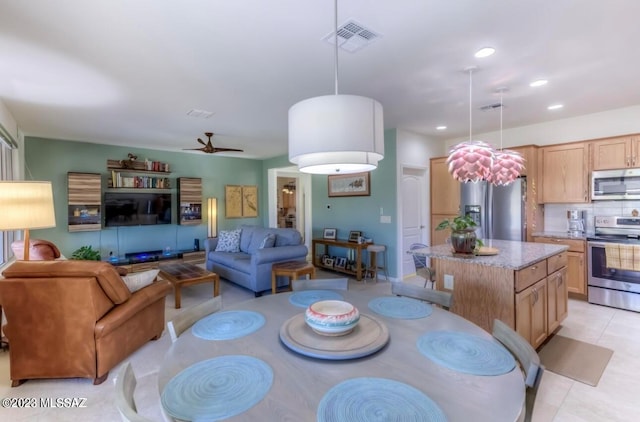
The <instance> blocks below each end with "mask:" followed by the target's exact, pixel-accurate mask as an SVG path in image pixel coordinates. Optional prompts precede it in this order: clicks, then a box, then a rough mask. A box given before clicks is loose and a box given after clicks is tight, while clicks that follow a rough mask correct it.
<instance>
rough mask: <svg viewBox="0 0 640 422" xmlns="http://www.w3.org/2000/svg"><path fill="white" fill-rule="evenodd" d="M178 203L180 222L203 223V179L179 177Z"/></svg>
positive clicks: (186, 223)
mask: <svg viewBox="0 0 640 422" xmlns="http://www.w3.org/2000/svg"><path fill="white" fill-rule="evenodd" d="M178 203H179V204H180V210H179V214H178V224H180V225H198V224H202V179H200V178H196V177H179V178H178Z"/></svg>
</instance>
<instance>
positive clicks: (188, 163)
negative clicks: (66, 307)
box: [25, 137, 266, 258]
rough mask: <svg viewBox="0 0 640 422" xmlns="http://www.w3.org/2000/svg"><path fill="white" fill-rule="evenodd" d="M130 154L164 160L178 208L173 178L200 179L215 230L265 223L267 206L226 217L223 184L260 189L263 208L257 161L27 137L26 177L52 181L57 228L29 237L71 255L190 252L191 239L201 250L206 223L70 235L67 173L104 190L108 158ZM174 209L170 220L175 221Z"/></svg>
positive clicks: (106, 255) (261, 200) (44, 230)
mask: <svg viewBox="0 0 640 422" xmlns="http://www.w3.org/2000/svg"><path fill="white" fill-rule="evenodd" d="M128 153H132V154H135V155H137V156H138V160H141V161H144V159H145V158H148V159H150V160H156V161H162V162H166V163H169V165H170V170H171V174H170V175H169V177H170V178H171V179H172V180H171V182H172V195H173V198H174V201H175V202H174V203H175V204H177V189H176V187H177V180H176V179H177V178H178V177H200V178H202V190H203V193H202V197H203V212H205V213H206V212H207V209H206V198H209V197H217V198H218V230H225V229H233V228H235V227H236V226H237V225H238V224H259V225H262V224H263V218H265V219H266V216H265V215H264V213H265V211H266V207H265V206H264V205H261V207H260V208H259V214H258V217H257V218H248V219H226V218H225V214H224V210H225V202H224V186H225V185H258V196H259V200H260V204H264V203H265V201H263V199H262V198H263V197H264V192H265V190H264V188H263V187H262V183H263V176H262V168H263V164H262V161H260V160H250V159H242V158H229V157H220V156H216V155H209V154H193V153H181V152H169V151H158V150H149V149H141V148H129V147H119V146H110V145H104V144H93V143H84V142H75V141H64V140H53V139H43V138H30V137H27V138H26V139H25V163H26V171H25V178H26V179H28V180H50V181H52V183H53V195H54V203H55V212H56V227H55V228H52V229H42V230H32V231H31V237H32V238H39V237H42V238H44V239H47V240H50V241H52V242H54V243H55V244H56V245H57V246H58V247H59V248H60V250H61V252H62V253H63V254H64V255H66V256H70V255H71V253H72V252H73V251H74V250H76V249H77V248H79V247H80V246H84V245H91V246H93V248H94V249H99V250H100V252H101V254H102V256H103V258H106V257H108V256H109V252H113V253H114V255H124V254H125V253H126V252H136V251H144V250H152V249H164V248H166V247H169V248H171V249H173V250H176V249H191V248H193V240H194V239H195V238H198V239H200V242H201V246H202V242H203V240H204V239H205V238H206V237H207V225H206V223H202V224H200V225H197V226H180V225H177V224H171V225H162V226H137V227H119V228H115V227H114V228H103V230H101V231H95V232H74V233H69V231H68V229H67V172H70V171H73V172H87V173H100V174H102V186H103V191H104V189H105V188H106V187H107V186H108V184H107V180H108V171H107V159H123V158H126V157H127V154H128ZM176 212H177V206H176V205H174V215H173V217H172V218H173V221H174V222H175V221H177V218H176V215H175V213H176Z"/></svg>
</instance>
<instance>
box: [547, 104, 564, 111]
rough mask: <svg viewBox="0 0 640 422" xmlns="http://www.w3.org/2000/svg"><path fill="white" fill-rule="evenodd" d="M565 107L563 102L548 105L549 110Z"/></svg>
mask: <svg viewBox="0 0 640 422" xmlns="http://www.w3.org/2000/svg"><path fill="white" fill-rule="evenodd" d="M562 107H564V106H563V105H562V104H554V105H550V106H549V107H547V109H548V110H558V109H560V108H562Z"/></svg>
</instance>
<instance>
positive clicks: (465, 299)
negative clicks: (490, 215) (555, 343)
mask: <svg viewBox="0 0 640 422" xmlns="http://www.w3.org/2000/svg"><path fill="white" fill-rule="evenodd" d="M484 243H485V246H486V247H492V248H496V249H498V251H499V252H498V254H497V255H490V256H474V255H472V256H470V257H466V256H464V255H462V256H461V255H457V254H453V253H452V251H451V245H450V244H444V245H436V246H431V247H426V248H422V249H416V250H413V251H411V253H413V254H418V255H423V256H427V257H429V258H430V260H431V267H432V268H433V269H434V271H435V274H436V288H437V289H438V290H442V291H450V292H451V293H452V294H453V305H452V307H451V312H453V313H455V314H458V315H460V316H462V317H463V318H465V319H468V320H469V321H472V322H474V323H476V324H477V325H479V326H481V327H482V328H484V329H485V330H487V331H488V332H491V329H492V327H493V320H494V319H499V320H501V321H503V322H504V323H506V324H507V325H509V326H510V327H511V328H514V329H515V330H516V331H517V332H518V333H520V335H522V336H523V337H524V338H525V339H527V340H528V341H529V343H531V345H532V346H533V347H538V346H540V345H541V344H542V343H543V342H544V341H545V340H546V338H547V337H548V336H549V335H550V334H551V333H553V332H554V331H555V330H556V329H557V328H558V327H559V326H560V323H561V322H562V320H564V318H566V316H567V309H568V308H567V277H566V274H567V262H568V254H569V252H568V251H567V250H568V248H569V247H568V246H567V245H562V244H551V243H531V242H514V241H510V240H485V241H484Z"/></svg>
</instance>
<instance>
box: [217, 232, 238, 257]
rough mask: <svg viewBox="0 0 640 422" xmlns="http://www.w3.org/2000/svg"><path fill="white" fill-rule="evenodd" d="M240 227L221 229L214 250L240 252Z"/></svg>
mask: <svg viewBox="0 0 640 422" xmlns="http://www.w3.org/2000/svg"><path fill="white" fill-rule="evenodd" d="M241 231H242V229H236V230H222V231H221V232H220V234H219V235H218V244H217V245H216V252H240V232H241Z"/></svg>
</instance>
